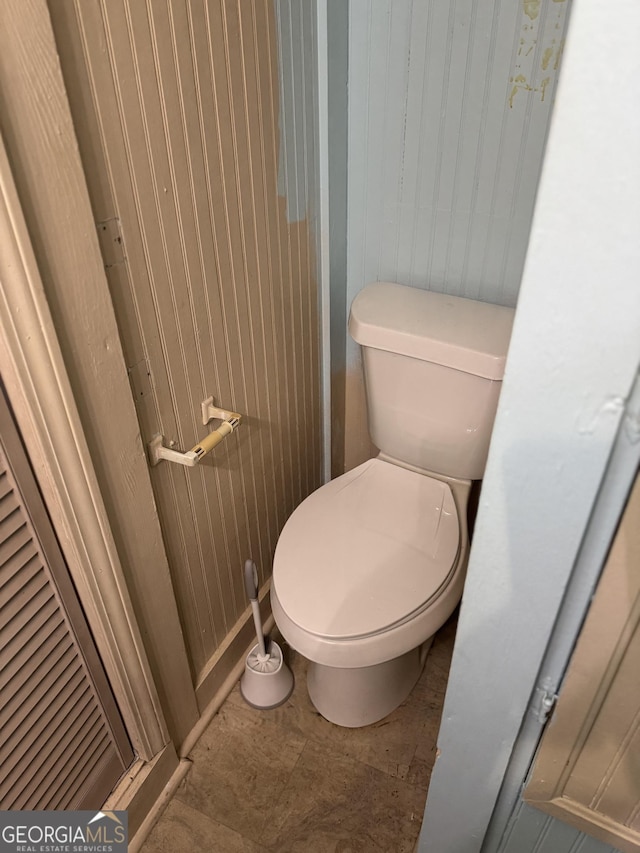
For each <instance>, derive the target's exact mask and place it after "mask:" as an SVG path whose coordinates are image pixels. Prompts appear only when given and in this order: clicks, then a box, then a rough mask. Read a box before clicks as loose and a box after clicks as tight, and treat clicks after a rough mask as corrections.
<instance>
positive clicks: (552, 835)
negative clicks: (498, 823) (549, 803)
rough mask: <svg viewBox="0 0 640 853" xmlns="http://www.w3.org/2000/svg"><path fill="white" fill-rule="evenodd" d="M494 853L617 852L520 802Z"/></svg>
mask: <svg viewBox="0 0 640 853" xmlns="http://www.w3.org/2000/svg"><path fill="white" fill-rule="evenodd" d="M496 853H616V850H615V848H613V847H610V846H609V845H608V844H604V843H603V842H602V841H598V839H596V838H591V837H590V836H589V835H585V834H584V833H583V832H580V831H579V830H578V829H575V828H574V827H572V826H569V824H567V823H563V822H562V821H560V820H556V819H555V818H553V817H550V816H549V815H545V814H542V812H539V811H537V809H534V808H532V807H531V806H529V805H527V804H526V803H525V802H523V801H522V800H521V801H520V803H519V805H518V807H517V809H516V811H515V813H514V815H513V818H512V822H511V825H510V826H509V829H508V830H507V832H506V833H505V835H504V837H503V839H502V841H501V843H500V846H499V848H498V849H497V851H496Z"/></svg>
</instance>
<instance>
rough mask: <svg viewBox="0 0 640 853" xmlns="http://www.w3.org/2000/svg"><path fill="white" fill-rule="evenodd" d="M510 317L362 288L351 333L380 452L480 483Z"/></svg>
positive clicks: (471, 303) (480, 305) (399, 291)
mask: <svg viewBox="0 0 640 853" xmlns="http://www.w3.org/2000/svg"><path fill="white" fill-rule="evenodd" d="M513 315H514V311H513V309H512V308H506V307H504V306H500V305H490V304H488V303H486V302H476V301H475V300H473V299H463V298H461V297H457V296H447V295H446V294H442V293H432V292H431V291H426V290H418V289H416V288H414V287H406V286H404V285H401V284H391V283H387V282H377V283H375V284H370V285H368V286H367V287H365V288H364V289H363V290H361V291H360V293H358V295H357V296H356V298H355V299H354V300H353V303H352V305H351V314H350V316H349V332H350V334H351V337H352V338H353V339H354V340H355V341H356V342H357V343H359V344H360V346H361V347H362V358H363V365H364V376H365V387H366V393H367V410H368V416H369V433H370V435H371V439H372V441H373V442H374V444H375V445H376V447H378V448H379V449H380V450H381V451H382V452H383V453H386V454H387V455H389V456H391V457H393V458H395V459H397V460H399V461H401V462H405V463H408V464H410V465H415V466H416V467H418V468H421V469H424V470H427V471H433V472H434V473H437V474H443V475H445V476H448V477H456V478H459V479H465V480H478V479H481V478H482V475H483V473H484V468H485V464H486V461H487V453H488V450H489V440H490V438H491V430H492V427H493V420H494V417H495V413H496V407H497V405H498V397H499V395H500V388H501V386H502V377H503V374H504V365H505V360H506V356H507V349H508V347H509V339H510V337H511V326H512V324H513Z"/></svg>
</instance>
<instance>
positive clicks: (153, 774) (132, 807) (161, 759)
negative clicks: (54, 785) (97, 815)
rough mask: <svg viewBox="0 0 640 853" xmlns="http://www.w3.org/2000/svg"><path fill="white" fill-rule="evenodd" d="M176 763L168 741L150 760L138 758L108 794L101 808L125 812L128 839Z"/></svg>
mask: <svg viewBox="0 0 640 853" xmlns="http://www.w3.org/2000/svg"><path fill="white" fill-rule="evenodd" d="M179 765H180V761H179V759H178V755H177V753H176V750H175V747H174V745H173V744H172V743H170V744H167V746H165V747H164V749H162V750H161V751H160V752H159V753H158V754H157V755H156V756H155V757H154V758H153V759H152V760H151V761H143V760H142V759H141V758H139V759H137V760H136V761H135V762H134V763H133V765H132V766H131V767H130V768H129V769H128V770H127V772H126V773H125V775H124V776H123V777H122V779H121V780H120V782H119V783H118V785H117V787H116V788H115V790H114V791H113V793H112V794H111V795H110V796H109V799H108V800H107V801H106V803H105V804H104V806H103V807H102V808H103V810H104V809H107V810H109V811H120V810H122V811H126V812H128V816H129V838H130V839H133V838H134V837H136V836H137V834H138V832H139V830H140V828H141V826H142V825H143V823H144V822H145V821H146V819H147V816H148V815H149V813H150V812H151V811H152V810H153V809H154V808H155V806H156V803H157V802H158V799H159V798H160V797H161V795H162V794H163V792H164V790H165V789H166V787H167V785H168V783H169V782H170V780H171V779H172V778H173V776H174V774H175V773H176V771H177V769H178V768H179ZM132 849H133V848H132V847H131V846H129V850H130V851H131V850H132Z"/></svg>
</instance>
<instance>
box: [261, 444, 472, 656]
mask: <svg viewBox="0 0 640 853" xmlns="http://www.w3.org/2000/svg"><path fill="white" fill-rule="evenodd" d="M459 528H460V526H459V522H458V516H457V512H456V507H455V503H454V500H453V495H452V493H451V489H450V488H449V486H448V485H447V484H446V483H444V482H441V481H439V480H435V479H433V478H430V477H428V476H426V475H423V474H418V473H416V472H414V471H410V470H408V469H406V468H401V467H400V466H397V465H393V464H391V463H389V462H384V461H382V460H380V459H371V460H369V461H367V462H365V463H364V464H362V465H360V466H358V467H357V468H355V469H354V470H353V471H350V472H348V473H347V474H343V475H342V476H341V477H338V478H336V479H335V480H332V481H331V482H330V483H327V484H326V485H325V486H323V487H322V488H320V489H318V490H317V491H316V492H314V493H313V494H312V495H310V496H309V497H308V498H307V499H306V500H305V501H303V503H302V504H300V506H299V507H298V508H297V509H296V510H295V512H294V513H293V514H292V516H291V517H290V519H289V520H288V521H287V524H286V525H285V527H284V529H283V531H282V533H281V535H280V539H279V541H278V545H277V548H276V554H275V559H274V569H273V592H274V593H276V597H277V602H278V609H279V610H280V609H281V610H282V611H283V612H284V614H286V617H287V621H288V622H290V623H293V624H294V625H296V626H297V627H298V628H299V629H300V630H301V631H304V632H305V634H307V635H314V636H316V637H317V638H318V639H320V638H324V639H326V640H329V641H331V642H332V643H335V642H340V641H349V640H358V639H361V638H367V637H373V636H375V635H379V634H381V633H384V632H386V631H389V630H392V629H393V628H394V627H396V626H399V625H401V624H402V623H404V622H407V621H408V620H411V619H412V618H413V616H414V615H415V614H416V613H419V612H420V611H422V610H424V609H425V608H427V607H428V606H429V603H430V602H431V601H432V600H435V599H437V598H438V597H439V596H440V595H441V593H442V591H443V589H444V588H446V587H447V585H448V584H449V582H450V580H451V577H452V575H453V573H454V569H455V568H456V565H457V557H458V552H459V547H460V529H459Z"/></svg>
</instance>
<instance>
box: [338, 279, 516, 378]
mask: <svg viewBox="0 0 640 853" xmlns="http://www.w3.org/2000/svg"><path fill="white" fill-rule="evenodd" d="M514 313H515V312H514V310H513V308H507V307H506V306H504V305H491V304H490V303H488V302H477V301H476V300H474V299H464V298H462V297H460V296H449V295H448V294H446V293H434V292H433V291H430V290H419V289H418V288H415V287H407V286H406V285H403V284H393V283H391V282H376V283H375V284H369V285H367V286H366V287H364V288H363V289H362V290H361V291H360V292H359V293H358V295H357V296H356V298H355V299H354V300H353V302H352V304H351V314H350V316H349V332H350V334H351V337H352V338H353V339H354V340H355V341H356V342H357V343H359V344H360V345H361V346H365V347H372V348H374V349H381V350H387V351H389V352H396V353H398V354H400V355H406V356H410V357H412V358H418V359H421V360H422V361H430V362H433V363H434V364H441V365H443V366H444V367H451V368H454V369H456V370H461V371H464V372H465V373H471V374H474V375H475V376H482V377H484V378H485V379H502V377H503V375H504V365H505V361H506V357H507V350H508V348H509V340H510V338H511V327H512V325H513V316H514Z"/></svg>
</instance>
